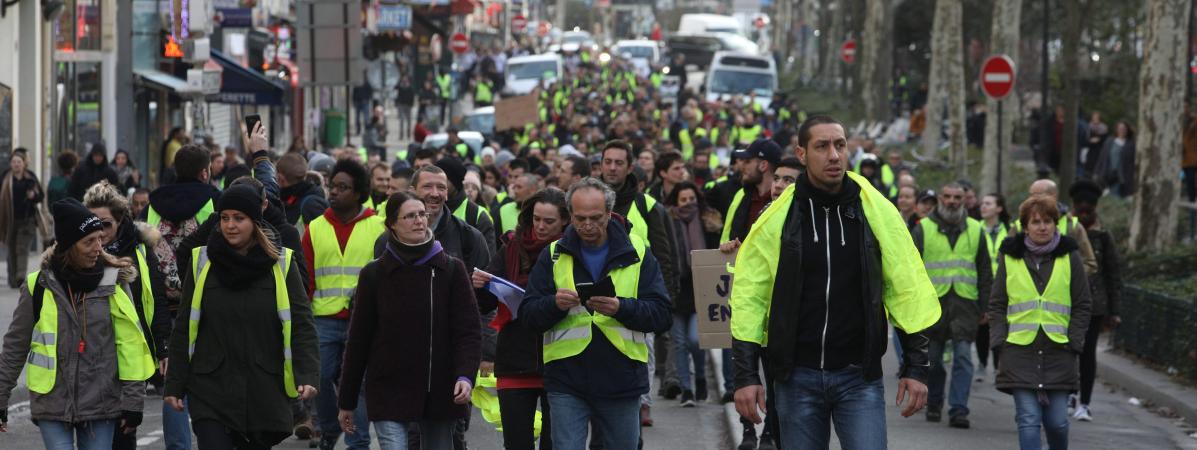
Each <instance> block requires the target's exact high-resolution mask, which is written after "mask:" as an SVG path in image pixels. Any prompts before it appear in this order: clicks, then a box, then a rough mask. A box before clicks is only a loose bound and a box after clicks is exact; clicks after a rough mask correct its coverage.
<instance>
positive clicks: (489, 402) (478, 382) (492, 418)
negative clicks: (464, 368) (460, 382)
mask: <svg viewBox="0 0 1197 450" xmlns="http://www.w3.org/2000/svg"><path fill="white" fill-rule="evenodd" d="M497 386H498V379H496V378H495V375H494V374H493V373H492V374H490V376H485V377H484V376H482V374H481V373H479V374H478V375H477V376H476V377H475V378H474V390H473V391H471V392H470V403H473V404H474V407H476V408H478V411H479V412H481V413H482V418H483V419H486V421H487V422H490V424H491V425H494V426H495V430H496V431H498V432H500V433H502V432H503V414H502V412H501V411H500V409H499V390H498V387H497ZM534 412H535V415H534V416H533V422H532V435H533V436H535V437H540V429H541V415H540V411H534Z"/></svg>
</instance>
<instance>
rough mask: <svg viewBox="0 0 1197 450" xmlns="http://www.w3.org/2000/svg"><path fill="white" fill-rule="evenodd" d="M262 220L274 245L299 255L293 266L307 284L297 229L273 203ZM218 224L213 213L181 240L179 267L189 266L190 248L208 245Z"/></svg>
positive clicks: (305, 284)
mask: <svg viewBox="0 0 1197 450" xmlns="http://www.w3.org/2000/svg"><path fill="white" fill-rule="evenodd" d="M262 222H266V225H267V226H268V228H269V229H270V230H271V231H273V233H267V235H268V236H270V237H271V238H273V240H274V245H276V246H281V247H286V248H289V249H291V250H293V251H295V252H296V255H298V256H299V257H297V258H295V266H296V267H298V268H299V270H300V272H299V277H300V279H301V280H303V285H304V286H307V285H308V271H307V268H306V267H305V266H306V264H307V262H306V261H305V260H304V258H303V257H302V255H303V244H302V243H301V242H300V240H299V230H297V229H295V227H294V226H292V225H291V224H290V223H288V222H287V215H286V213H284V212H283V211H282V210H281V209H279V208H278V207H277V206H275V205H274V204H271V205H270V206H269V207H267V208H266V211H263V212H262ZM219 225H220V216H218V215H216V214H213V215H212V217H209V218H208V220H207V221H205V222H204V223H202V224H200V226H199V228H196V229H195V232H194V233H191V234H190V235H188V236H187V237H186V238H184V239H183V242H182V243H181V244H179V249H178V252H177V253H175V258H176V259H177V260H178V265H179V267H191V250H192V249H195V248H198V247H202V246H204V245H208V239H209V236H211V235H212V233H214V232H217V233H218V232H220V230H219V229H218V227H219ZM180 274H181V275H190V272H186V273H184V272H180Z"/></svg>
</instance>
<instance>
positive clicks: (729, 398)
mask: <svg viewBox="0 0 1197 450" xmlns="http://www.w3.org/2000/svg"><path fill="white" fill-rule="evenodd" d="M734 401H736V399H735V396H734V395H733V394H732V391H727V392H724V393H723V397H720V398H719V403H721V404H722V403H731V402H734Z"/></svg>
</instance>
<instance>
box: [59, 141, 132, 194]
mask: <svg viewBox="0 0 1197 450" xmlns="http://www.w3.org/2000/svg"><path fill="white" fill-rule="evenodd" d="M96 155H100V156H103V157H104V159H103V160H102V161H101V162H100V163H99V164H97V163H95V162H93V161H92V157H94V156H96ZM105 180H107V181H108V183H109V184H111V185H113V186H120V185H121V182H120V179H119V178H117V176H116V171H114V170H112V166H109V165H108V150H107V149H105V148H104V145H103V144H96V145H93V146H92V147H91V152H88V154H87V157H85V158H83V160H82V161H79V167H78V168H77V169H75V173H74V174H72V175H71V184H70V188H69V192H70V194H71V197H74V198H75V200H79V201H83V194H85V193H87V188H89V187H91V186H92V185H94V184H96V183H99V182H101V181H105Z"/></svg>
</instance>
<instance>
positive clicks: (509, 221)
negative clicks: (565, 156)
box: [496, 173, 540, 234]
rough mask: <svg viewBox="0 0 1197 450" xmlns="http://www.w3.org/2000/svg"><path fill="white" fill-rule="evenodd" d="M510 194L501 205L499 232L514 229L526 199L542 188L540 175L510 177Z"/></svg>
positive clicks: (503, 232) (508, 187)
mask: <svg viewBox="0 0 1197 450" xmlns="http://www.w3.org/2000/svg"><path fill="white" fill-rule="evenodd" d="M508 181H509V183H508V184H507V192H508V194H509V195H508V196H507V199H506V200H510V201H506V202H505V203H503V205H502V206H500V207H499V224H498V226H497V227H496V230H498V231H499V234H506V233H507V232H509V231H514V230H515V227H516V225H518V223H517V222H519V217H520V206H521V205H523V203H524V200H527V199H528V198H530V197H532V195H533V194H535V193H536V191H539V190H540V176H539V175H536V174H534V173H524V174H520V175H519V176H516V177H508Z"/></svg>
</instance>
